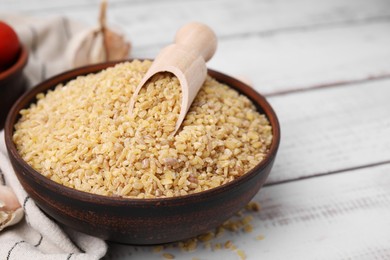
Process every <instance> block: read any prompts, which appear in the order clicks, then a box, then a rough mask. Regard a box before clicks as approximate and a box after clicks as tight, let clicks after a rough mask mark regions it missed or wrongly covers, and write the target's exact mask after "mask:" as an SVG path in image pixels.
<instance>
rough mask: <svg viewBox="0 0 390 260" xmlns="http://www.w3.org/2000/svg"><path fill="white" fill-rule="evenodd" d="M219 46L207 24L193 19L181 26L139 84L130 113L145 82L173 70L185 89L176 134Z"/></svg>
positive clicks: (131, 103)
mask: <svg viewBox="0 0 390 260" xmlns="http://www.w3.org/2000/svg"><path fill="white" fill-rule="evenodd" d="M216 49H217V37H216V35H215V33H214V32H213V31H212V30H211V29H210V28H209V27H208V26H206V25H204V24H201V23H197V22H192V23H189V24H186V25H185V26H183V27H182V28H180V29H179V31H178V32H177V33H176V36H175V42H174V43H173V44H170V45H168V46H167V47H165V48H164V49H162V50H161V51H160V53H159V54H158V56H157V57H156V59H155V60H154V62H153V64H152V65H151V66H150V68H149V70H148V71H147V73H146V74H145V76H144V77H143V79H142V80H141V82H140V84H139V85H138V86H137V88H136V90H135V92H134V94H133V96H132V98H131V101H130V113H132V111H133V108H134V105H135V102H136V100H137V96H138V93H139V91H140V90H141V88H142V87H143V86H144V85H145V83H146V82H147V81H148V80H149V79H150V78H151V77H152V76H153V75H155V74H156V73H159V72H171V73H172V74H173V75H175V76H176V77H177V78H178V80H179V82H180V86H181V90H182V100H181V108H180V114H179V118H178V120H177V122H176V127H175V131H174V133H173V134H175V133H176V132H177V130H178V129H179V127H180V125H181V123H182V122H183V120H184V118H185V116H186V114H187V112H188V109H189V108H190V106H191V104H192V102H193V101H194V98H195V97H196V95H197V94H198V91H199V89H200V87H201V86H202V85H203V83H204V81H205V80H206V75H207V68H206V62H207V61H208V60H209V59H211V57H212V56H213V55H214V53H215V50H216Z"/></svg>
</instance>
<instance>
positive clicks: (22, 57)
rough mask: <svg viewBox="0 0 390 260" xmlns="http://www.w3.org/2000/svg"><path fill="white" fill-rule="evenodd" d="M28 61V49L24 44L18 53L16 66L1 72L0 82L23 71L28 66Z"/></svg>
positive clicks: (13, 65)
mask: <svg viewBox="0 0 390 260" xmlns="http://www.w3.org/2000/svg"><path fill="white" fill-rule="evenodd" d="M27 60H28V51H27V48H26V47H25V46H24V45H23V44H21V45H20V50H19V53H18V59H17V60H16V62H15V63H14V64H12V66H11V67H9V68H8V69H6V70H4V71H1V72H0V81H2V80H4V79H7V78H8V77H9V76H10V75H13V74H15V73H16V72H18V71H19V70H21V69H22V68H23V67H24V66H25V65H26V63H27ZM0 87H1V86H0Z"/></svg>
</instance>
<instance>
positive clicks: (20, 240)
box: [0, 14, 107, 260]
mask: <svg viewBox="0 0 390 260" xmlns="http://www.w3.org/2000/svg"><path fill="white" fill-rule="evenodd" d="M0 20H3V21H5V22H7V23H8V24H10V25H12V26H13V27H14V28H15V30H16V31H17V33H18V35H19V38H20V40H21V41H22V42H23V44H24V45H25V46H27V48H28V49H29V52H30V55H29V62H28V65H27V67H26V69H25V74H26V76H27V77H28V79H29V81H30V86H34V85H35V84H36V83H38V82H40V81H42V80H44V79H46V78H47V77H50V76H52V75H54V74H57V73H59V72H62V71H64V70H67V69H69V66H68V65H67V63H66V62H65V60H66V57H65V56H66V55H67V52H66V48H67V46H68V43H69V42H70V41H71V39H72V38H73V37H77V34H78V33H80V32H82V31H83V30H84V29H86V26H85V25H82V24H78V23H76V22H74V21H71V20H68V19H67V18H64V17H52V18H45V19H40V18H32V17H24V16H17V15H5V14H0ZM4 184H5V185H7V186H10V187H11V188H12V189H13V191H14V192H15V194H16V196H17V198H18V200H19V202H20V204H21V205H22V207H23V209H24V212H25V218H24V219H23V220H22V221H21V222H20V223H18V224H17V225H15V226H10V227H7V228H6V229H4V230H3V231H1V232H0V259H7V260H9V259H42V260H44V259H50V260H51V259H54V260H55V259H64V260H65V259H100V258H102V257H103V256H104V255H105V254H106V252H107V244H106V243H105V242H104V241H103V240H101V239H98V238H95V237H92V236H88V235H86V234H82V233H79V232H76V231H74V230H70V229H66V228H64V227H61V226H59V225H58V224H57V223H56V222H54V221H53V220H51V219H49V218H48V217H47V216H46V215H45V214H44V213H43V212H42V211H41V210H40V209H39V208H38V207H37V206H36V205H35V203H34V201H33V200H32V199H31V198H30V197H29V196H28V194H27V193H26V192H25V190H24V189H23V188H22V186H21V185H20V183H19V181H18V180H17V178H16V176H15V172H14V170H13V168H12V166H11V163H10V161H9V158H8V155H7V151H6V147H5V142H4V131H1V132H0V185H4Z"/></svg>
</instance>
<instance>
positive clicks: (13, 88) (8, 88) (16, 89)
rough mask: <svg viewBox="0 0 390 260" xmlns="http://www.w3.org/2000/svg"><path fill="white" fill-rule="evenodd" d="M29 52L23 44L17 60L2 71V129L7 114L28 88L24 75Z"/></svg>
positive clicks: (0, 100) (0, 126)
mask: <svg viewBox="0 0 390 260" xmlns="http://www.w3.org/2000/svg"><path fill="white" fill-rule="evenodd" d="M27 60H28V52H27V49H26V48H25V47H24V46H22V48H21V50H20V54H19V56H18V59H17V60H16V62H15V63H14V64H13V65H12V66H11V67H9V68H8V69H6V70H5V71H1V72H0V130H1V129H3V127H4V123H5V119H6V117H7V114H8V112H9V110H10V108H11V107H12V105H13V104H14V102H15V101H16V100H17V99H18V97H20V96H21V95H22V94H23V92H25V91H26V88H27V79H26V77H25V76H24V75H23V69H24V67H25V66H26V64H27Z"/></svg>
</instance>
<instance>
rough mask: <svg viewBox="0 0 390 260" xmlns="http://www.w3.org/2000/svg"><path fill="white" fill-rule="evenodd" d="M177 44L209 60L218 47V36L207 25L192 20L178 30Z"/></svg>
mask: <svg viewBox="0 0 390 260" xmlns="http://www.w3.org/2000/svg"><path fill="white" fill-rule="evenodd" d="M175 44H177V45H178V46H180V47H181V48H183V49H185V50H187V51H189V52H192V53H194V54H195V55H196V56H201V57H203V59H204V60H205V61H206V62H207V61H208V60H210V59H211V57H213V55H214V53H215V51H216V49H217V36H216V35H215V33H214V32H213V30H211V28H210V27H208V26H207V25H205V24H202V23H197V22H191V23H188V24H186V25H184V26H183V27H181V28H180V29H179V30H178V31H177V33H176V36H175Z"/></svg>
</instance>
